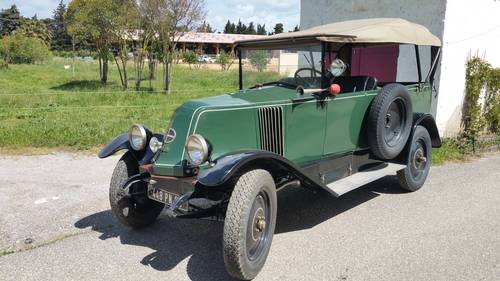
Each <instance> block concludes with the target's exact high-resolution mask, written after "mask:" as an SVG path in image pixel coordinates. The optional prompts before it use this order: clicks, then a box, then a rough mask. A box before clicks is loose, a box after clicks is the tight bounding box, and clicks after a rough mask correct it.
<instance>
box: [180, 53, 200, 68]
mask: <svg viewBox="0 0 500 281" xmlns="http://www.w3.org/2000/svg"><path fill="white" fill-rule="evenodd" d="M196 57H197V56H196V53H195V52H193V51H191V50H189V51H186V52H184V53H183V54H182V60H183V61H184V63H187V64H189V67H191V65H193V64H196V63H197V60H196Z"/></svg>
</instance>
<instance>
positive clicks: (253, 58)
mask: <svg viewBox="0 0 500 281" xmlns="http://www.w3.org/2000/svg"><path fill="white" fill-rule="evenodd" d="M248 59H249V60H250V63H251V64H252V66H253V67H255V68H256V69H257V71H259V72H262V71H264V69H266V67H267V64H268V63H269V61H270V59H269V57H268V54H267V52H266V51H265V50H254V51H250V52H249V54H248Z"/></svg>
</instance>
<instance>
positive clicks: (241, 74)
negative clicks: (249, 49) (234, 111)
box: [236, 47, 243, 90]
mask: <svg viewBox="0 0 500 281" xmlns="http://www.w3.org/2000/svg"><path fill="white" fill-rule="evenodd" d="M236 52H237V53H238V62H239V64H240V67H239V74H240V79H239V80H240V90H243V64H242V62H241V56H242V54H241V49H240V48H239V47H237V51H236Z"/></svg>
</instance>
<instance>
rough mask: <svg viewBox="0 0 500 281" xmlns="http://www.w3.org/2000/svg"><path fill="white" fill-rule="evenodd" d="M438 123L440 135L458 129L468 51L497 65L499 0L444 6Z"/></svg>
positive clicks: (456, 1)
mask: <svg viewBox="0 0 500 281" xmlns="http://www.w3.org/2000/svg"><path fill="white" fill-rule="evenodd" d="M442 41H443V54H442V60H441V78H440V88H439V98H438V105H437V106H438V107H437V125H438V128H439V131H440V133H441V135H443V136H454V135H456V134H457V133H459V132H460V124H461V109H462V102H463V98H464V93H465V63H466V61H467V58H468V56H469V54H471V53H472V54H473V55H474V54H478V55H479V56H481V57H484V58H485V59H486V60H487V61H488V62H490V63H491V64H492V65H493V66H494V67H500V1H495V0H474V1H466V0H450V1H448V3H447V5H446V15H445V25H444V36H443V40H442Z"/></svg>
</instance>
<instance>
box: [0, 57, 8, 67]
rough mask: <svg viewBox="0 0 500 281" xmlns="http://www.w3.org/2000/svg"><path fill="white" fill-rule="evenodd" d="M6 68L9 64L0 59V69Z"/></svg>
mask: <svg viewBox="0 0 500 281" xmlns="http://www.w3.org/2000/svg"><path fill="white" fill-rule="evenodd" d="M7 68H9V64H8V63H7V62H6V61H4V60H3V59H0V70H2V69H7Z"/></svg>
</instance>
